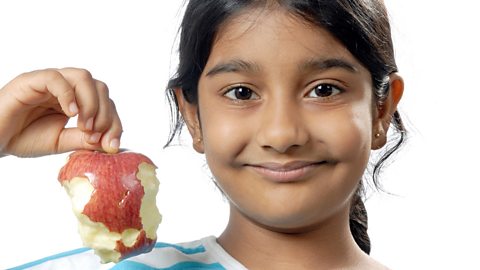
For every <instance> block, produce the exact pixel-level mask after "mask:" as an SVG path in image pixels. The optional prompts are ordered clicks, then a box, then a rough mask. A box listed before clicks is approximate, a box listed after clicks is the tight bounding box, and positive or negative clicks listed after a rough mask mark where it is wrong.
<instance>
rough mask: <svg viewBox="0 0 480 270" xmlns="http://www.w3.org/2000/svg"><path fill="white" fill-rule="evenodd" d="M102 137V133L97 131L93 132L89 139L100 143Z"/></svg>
mask: <svg viewBox="0 0 480 270" xmlns="http://www.w3.org/2000/svg"><path fill="white" fill-rule="evenodd" d="M101 137H102V133H100V132H96V133H93V134H92V135H91V136H90V138H89V139H88V142H89V143H98V142H99V141H100V138H101Z"/></svg>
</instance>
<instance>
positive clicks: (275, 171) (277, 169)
mask: <svg viewBox="0 0 480 270" xmlns="http://www.w3.org/2000/svg"><path fill="white" fill-rule="evenodd" d="M325 163H326V162H325V161H322V162H309V161H294V162H289V163H286V164H281V163H274V162H267V163H259V164H254V165H249V167H251V168H252V169H253V170H254V171H255V172H257V173H258V174H260V175H261V176H262V177H264V178H266V179H268V180H270V181H272V182H277V183H288V182H296V181H300V180H302V179H305V176H307V175H308V174H309V173H310V172H311V171H312V170H314V169H315V168H317V167H318V166H320V165H322V164H325Z"/></svg>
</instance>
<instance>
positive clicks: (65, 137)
mask: <svg viewBox="0 0 480 270" xmlns="http://www.w3.org/2000/svg"><path fill="white" fill-rule="evenodd" d="M90 135H91V134H90V133H88V132H83V131H82V130H80V129H79V128H65V129H63V130H62V132H61V133H60V136H59V138H58V147H57V150H56V152H57V153H65V152H70V151H74V150H80V149H85V150H100V149H101V146H100V144H90V143H88V142H87V138H88V137H89V136H90Z"/></svg>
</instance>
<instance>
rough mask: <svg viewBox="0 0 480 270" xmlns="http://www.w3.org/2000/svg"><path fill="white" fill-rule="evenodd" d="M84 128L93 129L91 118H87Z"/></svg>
mask: <svg viewBox="0 0 480 270" xmlns="http://www.w3.org/2000/svg"><path fill="white" fill-rule="evenodd" d="M85 128H86V129H87V130H92V129H93V118H89V119H88V120H87V122H86V123H85Z"/></svg>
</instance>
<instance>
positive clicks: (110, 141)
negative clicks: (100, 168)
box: [101, 100, 123, 153]
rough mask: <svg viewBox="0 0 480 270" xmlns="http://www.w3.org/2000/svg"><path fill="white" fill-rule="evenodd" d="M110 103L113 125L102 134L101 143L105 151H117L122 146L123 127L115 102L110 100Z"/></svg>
mask: <svg viewBox="0 0 480 270" xmlns="http://www.w3.org/2000/svg"><path fill="white" fill-rule="evenodd" d="M110 104H111V105H110V108H111V112H112V118H113V120H112V125H111V126H110V128H109V129H108V130H107V131H106V132H105V133H104V135H103V136H102V139H101V145H102V148H103V150H104V151H105V152H108V153H116V152H118V149H119V148H120V138H121V136H122V132H123V128H122V122H121V121H120V117H119V116H118V113H117V109H116V108H115V103H113V101H111V100H110Z"/></svg>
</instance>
